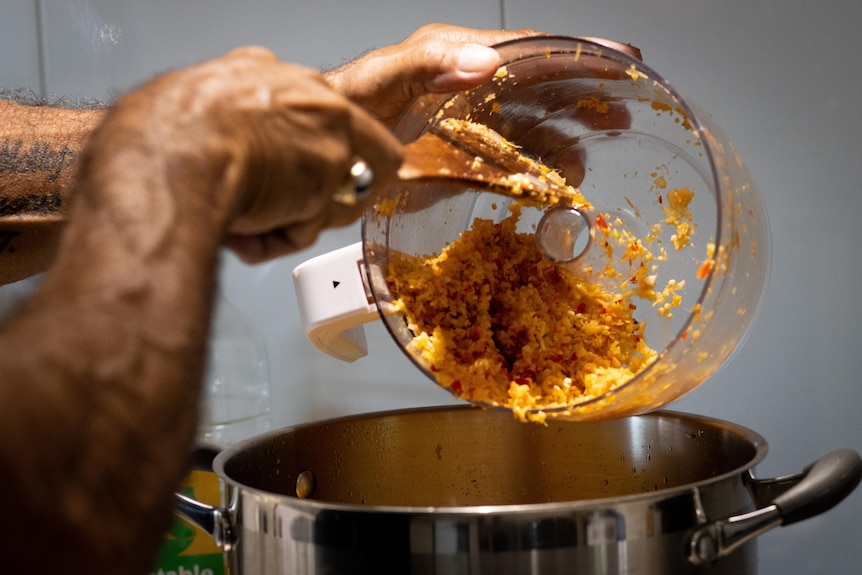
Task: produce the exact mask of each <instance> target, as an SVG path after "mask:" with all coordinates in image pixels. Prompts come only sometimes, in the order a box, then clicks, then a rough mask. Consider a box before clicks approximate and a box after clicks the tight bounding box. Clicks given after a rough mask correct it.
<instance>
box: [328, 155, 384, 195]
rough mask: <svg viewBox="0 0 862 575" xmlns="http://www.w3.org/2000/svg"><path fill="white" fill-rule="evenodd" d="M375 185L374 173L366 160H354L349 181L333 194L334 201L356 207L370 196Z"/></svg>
mask: <svg viewBox="0 0 862 575" xmlns="http://www.w3.org/2000/svg"><path fill="white" fill-rule="evenodd" d="M373 183H374V172H373V171H372V170H371V168H370V167H369V166H368V164H366V163H365V160H363V159H362V158H354V159H353V165H352V166H350V172H349V174H348V177H347V180H346V181H345V182H344V183H343V184H342V185H341V187H340V188H338V190H337V191H336V192H335V194H333V196H332V201H334V202H336V203H339V204H342V205H345V206H355V205H356V204H357V203H359V202H360V201H362V200H363V199H364V198H365V196H366V195H368V192H369V191H371V185H372V184H373Z"/></svg>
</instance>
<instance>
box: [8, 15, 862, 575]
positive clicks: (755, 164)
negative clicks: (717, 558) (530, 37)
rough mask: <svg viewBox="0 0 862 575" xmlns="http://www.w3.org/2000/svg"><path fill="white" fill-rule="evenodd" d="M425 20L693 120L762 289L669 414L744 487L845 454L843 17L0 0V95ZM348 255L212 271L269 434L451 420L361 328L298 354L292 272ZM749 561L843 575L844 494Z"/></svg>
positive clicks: (849, 517) (851, 267)
mask: <svg viewBox="0 0 862 575" xmlns="http://www.w3.org/2000/svg"><path fill="white" fill-rule="evenodd" d="M432 21H443V22H449V23H457V24H461V25H465V26H473V27H484V28H496V27H500V26H503V25H505V26H506V27H509V28H516V27H521V26H529V27H533V28H536V29H542V30H545V31H548V32H554V33H563V34H571V35H592V36H604V37H608V38H614V39H618V40H625V41H629V42H631V43H633V44H635V45H637V46H639V47H640V48H641V49H642V50H643V53H644V57H645V59H646V60H647V61H648V62H649V64H650V65H651V66H652V67H653V68H655V69H656V70H658V71H659V72H660V73H662V74H663V75H664V76H665V77H666V78H668V79H669V80H670V81H671V82H672V83H674V84H675V85H676V86H677V87H678V88H679V89H680V90H681V91H682V92H683V93H685V94H687V95H689V96H690V97H691V98H692V99H694V100H695V101H697V102H698V103H699V104H700V105H701V106H702V107H703V108H704V109H706V110H707V111H709V112H710V113H711V114H712V115H713V116H714V117H715V119H716V120H717V121H718V123H719V124H720V125H721V126H722V128H724V130H725V131H726V132H727V133H728V134H729V135H730V137H731V138H732V139H733V140H734V142H735V143H736V145H737V147H738V148H739V150H740V152H741V154H742V156H743V158H744V159H745V161H746V163H747V165H748V167H749V169H750V171H751V173H752V175H753V177H754V179H755V180H756V182H757V183H758V185H759V187H760V188H761V190H762V192H763V194H764V197H765V201H766V205H767V208H768V211H769V214H770V219H771V224H772V231H773V240H774V257H773V272H772V281H771V284H770V286H769V291H768V292H767V297H766V300H765V303H764V305H763V307H762V309H761V312H760V315H759V317H758V319H757V321H756V323H755V326H754V328H753V329H752V331H751V334H750V337H749V339H748V340H747V342H746V344H745V346H744V347H743V348H742V349H741V350H740V352H739V353H738V354H737V355H736V356H735V357H734V359H733V360H732V361H731V363H730V364H729V365H728V366H727V367H726V368H725V369H723V370H722V371H721V372H720V373H719V374H717V375H716V376H714V377H713V378H711V379H710V380H709V381H708V382H706V383H705V384H703V385H702V386H701V387H700V388H698V389H697V390H695V391H694V392H693V393H692V394H690V395H689V396H688V397H686V398H684V399H683V400H681V401H679V402H678V403H676V404H675V405H673V406H672V407H673V408H676V409H679V410H683V411H688V412H694V413H700V414H705V415H709V416H713V417H717V418H721V419H727V420H731V421H734V422H736V423H740V424H743V425H746V426H749V427H751V428H753V429H754V430H756V431H758V432H760V433H761V434H763V435H764V436H765V437H766V439H767V440H768V441H769V443H770V455H769V456H768V457H767V459H766V461H765V462H764V463H763V464H762V465H761V466H760V467H759V469H758V474H759V475H760V476H763V477H767V476H775V475H781V474H786V473H791V472H795V471H797V470H799V469H800V468H801V467H802V466H803V465H804V464H805V463H807V462H809V461H810V460H813V459H815V458H816V457H818V456H819V455H821V454H823V453H825V452H826V451H828V450H830V449H834V448H838V447H851V448H854V449H856V450H859V451H862V419H860V417H859V416H858V410H859V409H860V408H862V387H860V383H859V381H858V371H859V370H858V365H859V358H860V357H862V352H860V351H859V350H860V343H859V331H860V330H859V324H860V320H862V312H860V301H859V299H858V298H857V296H856V290H857V289H858V288H859V286H860V285H862V225H860V223H859V222H858V221H857V219H858V218H860V214H862V194H860V193H859V186H860V182H862V157H860V156H862V107H860V104H859V103H858V102H859V91H860V87H862V80H860V77H862V76H860V72H862V64H860V59H859V58H860V56H862V3H859V2H858V1H856V0H822V1H821V2H817V3H814V2H805V1H803V0H724V1H721V2H718V1H714V2H706V1H702V0H701V1H691V0H601V1H598V0H582V1H581V2H577V3H575V2H565V1H563V0H468V1H464V0H445V1H437V2H433V1H427V0H426V1H425V2H419V1H418V0H406V1H405V0H353V1H351V2H343V1H341V0H317V1H316V2H290V1H288V0H251V1H245V2H236V1H233V2H231V1H228V0H138V1H137V2H135V1H132V0H55V1H52V0H42V1H39V0H3V2H2V5H0V47H2V48H3V49H2V51H0V84H7V85H19V86H20V85H27V86H31V87H34V88H35V89H37V91H43V93H44V94H46V95H49V96H50V95H64V96H87V97H96V98H109V97H111V96H112V95H115V94H117V93H120V92H122V91H123V90H126V89H128V88H129V87H131V86H133V85H135V84H137V83H139V82H141V81H143V80H144V79H146V78H147V77H148V76H150V75H151V74H152V73H154V72H157V71H160V70H163V69H166V68H170V67H174V66H178V65H184V64H189V63H191V62H194V61H197V60H199V59H202V58H207V57H211V56H215V55H218V54H220V53H222V52H225V51H227V50H229V49H230V48H232V47H234V46H237V45H241V44H247V43H255V44H262V45H266V46H268V47H270V48H271V49H273V50H274V51H275V52H276V53H278V54H279V55H280V56H281V57H283V58H285V59H290V60H294V61H297V62H300V63H303V64H306V65H309V66H313V67H331V66H335V65H337V64H339V63H340V62H342V61H344V60H346V59H350V58H351V57H354V56H356V55H358V54H359V53H361V52H362V51H364V50H366V49H368V48H371V47H375V46H381V45H385V44H389V43H392V42H395V41H398V40H400V39H402V38H403V37H405V36H406V35H408V34H409V33H410V32H411V31H412V30H413V29H415V28H416V27H418V26H420V25H421V24H423V23H426V22H432ZM358 238H359V232H358V228H357V227H356V226H353V227H351V228H347V229H344V230H339V231H335V232H327V233H326V234H325V235H324V237H323V238H322V239H321V241H320V242H319V243H318V244H317V245H316V246H315V247H314V248H312V249H309V250H307V251H305V252H303V253H302V254H300V255H297V256H293V257H288V258H285V259H283V260H280V261H277V262H273V263H269V264H265V265H261V266H256V267H247V266H244V265H243V264H241V263H239V262H237V261H236V260H235V259H234V258H232V257H231V256H229V255H228V256H226V258H225V265H224V272H223V279H224V293H225V294H226V296H227V297H228V298H229V299H230V300H231V301H233V302H234V303H236V304H237V305H238V306H240V307H241V308H242V309H243V310H244V311H246V312H247V314H248V315H249V316H250V317H251V318H252V319H253V320H255V322H256V323H257V324H258V326H259V327H260V329H261V331H262V332H263V334H264V336H265V337H266V340H267V344H268V347H269V353H270V358H271V361H272V372H273V384H274V397H275V416H276V421H277V423H278V424H279V425H286V424H292V423H297V422H302V421H308V420H314V419H319V418H322V417H328V416H335V415H341V414H347V413H357V412H367V411H374V410H379V409H388V408H400V407H408V406H417V405H430V404H442V403H451V400H450V399H449V398H448V395H447V394H445V393H444V392H442V391H440V390H438V389H437V388H436V387H435V386H434V385H433V384H432V383H430V382H429V381H426V380H423V378H422V377H421V376H420V375H419V374H418V373H417V372H416V371H415V370H414V369H413V368H412V366H411V365H410V364H409V363H408V362H407V360H406V359H404V358H403V357H402V356H401V353H400V351H398V350H397V349H395V346H394V344H393V343H392V342H391V340H390V339H389V337H388V335H387V334H386V333H385V332H384V331H383V328H382V327H381V326H379V325H377V326H372V327H370V328H369V329H368V336H369V340H370V341H369V343H370V348H371V358H370V359H366V360H365V361H359V362H357V363H355V364H352V365H344V364H340V363H339V362H337V361H336V360H334V359H330V358H328V357H327V356H324V355H322V354H321V353H319V352H317V351H316V350H315V349H314V348H313V347H312V346H311V345H310V344H308V343H307V342H306V341H305V339H304V337H303V334H302V330H301V327H300V325H299V320H298V317H297V316H298V314H297V311H296V306H295V303H294V299H293V288H292V283H291V279H290V272H291V270H292V269H293V267H294V266H295V265H296V264H298V263H300V262H301V261H304V260H305V259H307V258H309V257H311V256H312V255H316V254H318V253H323V252H325V251H329V250H331V249H334V248H336V247H341V246H343V245H346V244H348V243H351V242H354V241H356V240H358ZM0 293H2V292H0ZM760 545H761V550H760V556H761V573H765V574H769V575H777V574H786V573H793V574H797V573H810V574H820V573H826V572H828V573H836V574H851V573H860V572H862V490H860V492H857V493H854V494H853V495H852V496H851V497H850V499H849V500H848V501H847V502H845V503H844V504H843V505H841V506H840V507H838V508H836V509H835V510H833V511H831V512H830V513H828V514H826V515H825V516H822V517H818V518H814V519H811V520H809V521H806V522H804V523H801V524H798V525H794V526H792V527H788V528H786V529H781V530H778V531H774V532H772V533H769V534H767V535H765V536H764V537H762V538H761V543H760Z"/></svg>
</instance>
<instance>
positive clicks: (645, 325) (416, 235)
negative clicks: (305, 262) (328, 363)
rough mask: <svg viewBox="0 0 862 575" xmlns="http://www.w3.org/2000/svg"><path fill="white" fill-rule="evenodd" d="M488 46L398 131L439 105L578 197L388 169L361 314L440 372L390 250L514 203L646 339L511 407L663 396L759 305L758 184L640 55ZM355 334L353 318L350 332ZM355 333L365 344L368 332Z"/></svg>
mask: <svg viewBox="0 0 862 575" xmlns="http://www.w3.org/2000/svg"><path fill="white" fill-rule="evenodd" d="M496 48H497V50H498V51H499V53H500V54H501V56H502V58H503V61H504V62H505V64H504V66H503V67H502V68H501V69H500V71H499V72H498V73H497V75H496V76H495V77H494V78H493V80H491V81H490V82H488V83H487V84H485V85H483V86H480V87H478V88H475V89H472V90H469V91H465V92H459V93H457V94H454V95H451V94H449V95H437V94H432V95H426V96H423V97H421V98H419V99H417V100H416V101H414V102H413V104H412V105H411V106H410V107H409V108H408V109H407V110H406V112H405V114H404V115H403V116H402V117H401V119H400V120H399V121H398V122H397V125H396V126H395V132H396V134H397V135H398V136H399V137H400V138H401V139H402V140H403V141H404V142H405V143H406V142H410V141H413V140H415V139H416V138H418V137H419V136H420V135H422V134H423V133H425V132H426V131H428V130H429V129H430V127H431V126H432V125H433V124H434V123H436V122H440V121H442V120H444V119H446V118H457V119H460V120H467V121H470V122H475V123H478V124H482V125H485V126H487V127H488V128H490V129H492V130H494V131H495V132H497V133H498V134H500V135H501V136H502V137H503V138H505V139H507V140H508V141H510V142H513V143H514V144H516V145H517V146H519V148H520V151H521V152H522V153H523V154H524V155H526V156H528V157H530V158H533V159H536V160H539V161H541V162H542V163H544V164H545V165H547V166H548V167H550V168H552V169H554V170H555V171H557V172H558V173H559V174H560V175H562V176H563V177H565V178H566V179H567V182H568V183H569V184H570V185H574V186H577V187H579V189H580V191H581V193H582V195H583V196H584V198H585V199H586V200H587V202H588V205H586V206H566V205H556V206H547V207H539V208H536V207H530V206H526V205H524V206H519V208H518V210H517V211H516V212H513V211H512V208H513V206H514V205H516V204H518V200H517V199H512V198H510V197H506V196H504V195H501V194H499V193H494V192H490V191H487V190H483V189H481V187H478V186H477V187H467V186H466V185H465V184H464V183H463V182H454V181H453V182H447V181H445V180H443V181H441V180H438V179H435V180H425V181H417V182H399V183H394V184H391V185H389V186H388V187H386V188H385V189H384V190H383V191H382V193H381V195H380V196H379V197H378V198H377V201H376V202H375V204H374V206H373V207H371V208H369V209H368V210H367V211H366V212H365V214H364V215H363V218H362V257H361V261H360V262H358V263H359V264H360V265H359V266H354V268H355V269H361V271H362V273H363V274H364V276H365V277H364V278H363V279H364V288H365V289H364V291H362V293H361V294H360V293H359V292H360V291H361V290H358V289H357V299H362V301H361V302H360V304H359V307H360V308H362V310H363V311H362V314H360V315H362V317H363V319H362V321H366V320H368V319H370V318H371V317H374V316H375V315H376V313H377V311H378V310H379V314H380V317H382V319H383V321H384V323H385V325H386V327H387V329H388V331H389V332H390V333H391V334H392V336H393V338H394V339H395V341H396V342H397V343H398V345H399V346H400V347H401V349H402V350H404V351H405V353H406V354H407V355H408V357H410V359H411V360H412V361H413V362H414V363H415V364H416V365H417V366H418V367H419V368H420V369H421V370H422V371H423V372H424V373H425V374H426V375H427V376H428V377H429V378H431V379H432V380H435V381H437V380H438V373H439V367H437V366H435V365H433V363H432V362H430V361H429V360H428V358H427V357H426V356H423V353H422V352H421V351H420V350H419V349H418V348H417V346H416V345H415V341H414V339H415V337H416V335H417V334H416V333H414V332H413V331H412V330H411V328H410V322H409V321H408V319H407V318H406V317H405V313H404V309H403V306H401V305H398V299H399V294H398V293H395V292H396V289H395V288H396V286H395V284H394V283H393V282H392V278H391V269H392V268H391V266H392V264H393V262H394V260H395V259H396V258H403V257H405V256H407V257H416V258H427V257H429V256H431V255H434V254H440V253H441V252H442V251H443V250H444V249H446V248H447V246H450V245H452V243H453V242H456V241H457V240H458V239H459V238H460V237H462V233H464V232H465V231H467V230H469V229H471V227H472V226H473V225H474V221H475V220H476V219H477V218H479V219H481V220H489V221H492V222H494V223H500V222H502V221H504V220H506V219H507V218H513V217H516V218H517V230H518V231H519V232H522V233H525V234H532V235H534V236H535V241H536V244H537V246H538V247H539V249H540V250H541V251H542V253H543V254H544V256H545V258H546V259H548V260H549V261H552V262H553V263H554V265H556V266H560V267H562V268H565V269H566V270H567V271H568V272H571V273H572V274H575V275H576V276H580V277H583V278H586V280H585V281H589V282H592V283H594V284H596V285H600V286H601V288H602V290H604V291H605V292H607V293H609V294H612V295H614V294H615V295H614V297H615V298H618V301H625V302H628V303H627V305H628V306H629V307H630V308H631V309H632V310H633V311H632V318H633V320H634V323H635V324H636V325H637V326H639V327H638V329H639V330H642V332H641V333H642V336H643V338H644V340H645V341H646V343H647V345H648V346H650V347H651V348H652V350H654V352H655V356H654V357H652V358H650V360H649V361H648V362H647V363H648V365H646V367H643V368H642V369H640V370H639V371H638V372H637V374H636V375H634V376H633V377H631V378H630V379H628V380H626V381H620V382H618V384H617V385H615V386H613V387H611V388H610V389H608V390H606V391H604V392H602V393H599V394H592V395H590V394H584V395H583V396H582V397H580V398H577V399H575V400H573V401H571V402H568V403H559V402H556V403H553V402H552V403H548V404H542V403H541V402H540V403H538V404H536V405H534V406H529V407H527V408H525V409H524V410H523V412H522V413H521V414H520V415H521V416H522V417H525V418H527V419H533V420H539V421H541V420H544V418H545V417H555V418H560V419H569V420H590V419H607V418H616V417H621V416H626V415H632V414H638V413H643V412H646V411H650V410H653V409H656V408H659V407H661V406H664V405H666V404H668V403H669V402H671V401H673V400H675V399H677V398H679V397H681V396H682V395H684V394H685V393H687V392H689V391H690V390H692V389H694V388H695V387H696V386H698V385H699V384H700V383H702V382H703V381H704V380H706V379H707V378H708V377H709V376H710V375H711V374H713V373H714V372H715V371H716V370H717V369H718V368H719V367H720V366H721V365H722V364H724V363H725V362H726V361H727V360H728V358H729V357H730V356H731V354H732V353H733V352H734V351H735V350H736V349H737V348H738V347H739V345H740V343H741V341H742V339H743V337H744V335H745V334H746V332H747V331H748V328H749V325H750V323H751V321H752V319H753V317H754V315H755V310H756V309H757V307H758V303H759V301H760V300H761V297H762V295H763V293H764V291H765V286H766V282H767V277H768V270H769V261H770V238H769V230H768V222H767V216H766V211H765V209H764V205H763V202H762V200H761V198H760V196H759V194H758V192H757V189H756V188H755V186H754V184H753V182H752V180H751V177H750V175H749V173H748V171H747V170H746V168H745V165H744V164H743V162H742V159H741V158H740V156H739V154H738V153H737V151H736V150H735V149H734V147H733V146H732V144H731V143H730V141H729V140H728V138H727V137H726V136H725V134H724V133H723V132H722V131H721V130H720V129H719V128H718V126H716V125H715V122H714V121H713V119H712V118H711V117H710V116H708V115H707V114H705V113H704V112H703V111H701V110H700V109H699V108H697V107H696V106H695V105H694V104H693V103H692V102H691V101H690V100H688V99H686V98H684V97H683V96H682V95H680V93H679V92H678V91H677V90H676V89H674V88H673V87H672V86H670V85H669V84H668V83H667V82H666V81H665V80H664V79H663V78H662V77H661V76H659V75H658V74H657V73H656V72H655V71H653V70H652V69H650V68H649V67H648V66H646V65H645V64H644V63H643V62H641V61H640V60H638V59H636V58H633V57H631V56H629V55H628V54H626V53H623V52H621V51H618V50H615V49H612V48H609V47H607V46H604V45H602V44H600V43H597V42H595V41H591V40H586V39H579V38H568V37H553V36H550V37H549V36H541V37H533V38H527V39H521V40H515V41H511V42H508V43H504V44H501V45H499V46H496ZM356 249H357V248H354V251H353V252H351V253H353V254H355V253H356ZM300 271H302V270H300V269H299V268H297V272H300ZM299 275H301V274H297V273H295V276H294V277H295V278H298V277H299ZM302 284H303V282H302V281H301V280H299V281H298V283H297V293H298V296H299V297H300V299H302V297H303V296H302V294H301V292H302V291H303V285H302ZM306 288H307V289H305V290H304V291H308V289H311V288H309V287H308V286H306ZM366 295H367V296H370V299H365V298H364V297H363V296H366ZM464 297H468V296H467V295H466V294H465V296H464ZM326 302H327V303H325V304H322V305H324V307H326V306H327V305H329V303H331V300H328V299H327V300H326ZM372 302H373V303H372ZM301 307H302V308H305V307H307V306H304V305H301ZM408 311H409V310H408ZM339 313H340V312H339ZM327 314H328V315H329V317H328V318H327V319H326V321H322V322H320V321H317V320H315V318H312V317H309V316H310V315H311V314H309V313H308V312H304V314H303V319H304V320H305V321H306V325H307V326H309V325H312V324H313V327H312V328H311V331H314V329H317V328H319V327H320V326H321V325H323V324H326V325H329V326H330V328H331V327H332V322H331V320H332V315H333V314H329V313H328V312H327V313H324V314H323V315H327ZM335 315H338V314H337V313H335ZM348 315H349V314H348ZM341 317H342V319H343V318H344V315H343V314H342V316H341ZM318 319H319V318H318ZM354 323H357V322H354ZM315 326H316V327H315ZM347 327H352V324H350V322H346V323H345V322H342V323H340V324H338V325H337V327H336V328H335V330H334V331H336V332H338V333H339V334H342V335H343V333H344V330H345V329H346V328H347ZM330 331H332V329H330ZM309 335H310V337H311V332H309ZM355 336H356V332H355V330H354V331H353V337H351V338H349V339H351V341H353V342H356V341H357V340H356V337H355ZM357 345H358V348H359V350H360V351H359V354H361V350H362V348H363V342H362V341H359V342H358V344H357ZM321 347H324V346H321ZM447 389H449V391H450V392H452V393H453V394H454V395H457V396H459V397H462V398H464V399H466V400H468V401H471V402H472V403H476V404H479V405H485V406H488V407H499V406H500V405H503V404H502V403H500V402H496V401H495V402H490V403H485V402H483V401H482V400H477V399H475V398H471V397H467V396H465V395H464V394H462V393H461V390H460V389H458V386H454V387H453V386H449V387H447Z"/></svg>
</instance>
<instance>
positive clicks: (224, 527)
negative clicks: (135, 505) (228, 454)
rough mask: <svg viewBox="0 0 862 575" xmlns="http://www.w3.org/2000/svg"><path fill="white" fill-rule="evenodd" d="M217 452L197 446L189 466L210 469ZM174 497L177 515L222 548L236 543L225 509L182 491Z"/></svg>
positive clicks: (204, 469) (234, 530)
mask: <svg viewBox="0 0 862 575" xmlns="http://www.w3.org/2000/svg"><path fill="white" fill-rule="evenodd" d="M218 454H219V449H218V448H217V447H212V446H198V447H197V448H196V449H195V450H194V452H193V453H192V460H191V464H192V465H191V466H192V468H194V469H200V470H203V471H212V470H213V465H212V464H213V460H214V459H215V456H216V455H218ZM174 498H175V503H176V507H175V508H174V512H175V513H176V514H177V515H179V516H180V517H182V518H183V519H185V520H186V521H188V522H190V523H192V524H194V525H197V526H198V527H200V528H201V529H203V530H204V531H205V532H206V533H208V534H209V535H210V537H212V538H213V541H215V543H216V545H218V546H219V547H221V548H222V550H224V551H230V550H231V549H232V548H233V545H234V544H235V543H236V529H235V528H234V525H233V522H232V521H231V516H230V513H228V511H227V510H226V509H222V508H221V507H214V506H212V505H207V504H206V503H201V502H200V501H197V500H196V499H192V498H191V497H188V496H186V495H183V494H182V493H174Z"/></svg>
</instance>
